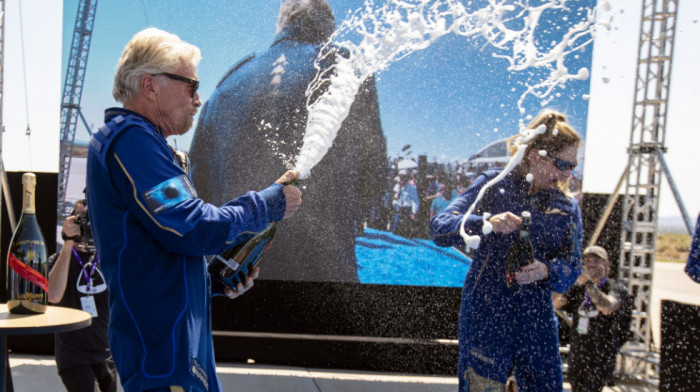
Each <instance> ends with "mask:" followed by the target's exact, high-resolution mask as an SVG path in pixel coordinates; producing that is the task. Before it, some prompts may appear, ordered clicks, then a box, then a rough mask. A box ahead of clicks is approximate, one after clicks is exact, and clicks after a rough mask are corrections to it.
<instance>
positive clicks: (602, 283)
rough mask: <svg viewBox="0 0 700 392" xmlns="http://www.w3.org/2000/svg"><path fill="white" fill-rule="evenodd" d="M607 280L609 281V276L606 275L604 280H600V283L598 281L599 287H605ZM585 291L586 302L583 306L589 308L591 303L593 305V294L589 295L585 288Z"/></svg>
mask: <svg viewBox="0 0 700 392" xmlns="http://www.w3.org/2000/svg"><path fill="white" fill-rule="evenodd" d="M607 281H608V277H607V276H606V277H605V278H603V280H601V281H600V283H598V289H600V288H601V287H603V285H604V284H605V282H607ZM584 292H585V293H586V302H585V303H584V304H583V306H584V307H585V309H586V310H588V309H590V308H591V305H593V300H591V296H590V295H588V290H584Z"/></svg>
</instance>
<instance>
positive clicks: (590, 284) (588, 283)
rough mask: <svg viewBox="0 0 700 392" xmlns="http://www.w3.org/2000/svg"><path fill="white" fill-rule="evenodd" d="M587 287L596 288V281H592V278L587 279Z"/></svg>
mask: <svg viewBox="0 0 700 392" xmlns="http://www.w3.org/2000/svg"><path fill="white" fill-rule="evenodd" d="M586 288H589V289H591V288H595V283H593V282H592V281H590V280H589V281H587V282H586Z"/></svg>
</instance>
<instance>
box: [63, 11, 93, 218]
mask: <svg viewBox="0 0 700 392" xmlns="http://www.w3.org/2000/svg"><path fill="white" fill-rule="evenodd" d="M96 12H97V0H80V3H79V4H78V13H77V16H76V18H75V28H74V29H73V41H72V43H71V49H70V57H69V58H68V66H67V68H66V80H65V84H64V86H63V99H62V101H61V140H60V149H61V151H60V156H59V167H58V207H57V210H58V211H57V216H58V217H59V218H65V217H67V216H68V215H69V214H70V211H71V210H72V209H73V204H72V203H70V202H66V191H67V188H68V177H69V175H70V167H71V161H72V159H73V144H74V142H75V130H76V128H77V125H78V118H80V120H81V121H82V122H83V125H84V126H85V128H86V129H87V131H88V133H90V134H91V133H92V131H91V130H90V127H89V126H88V124H87V121H86V120H85V117H84V116H83V113H82V111H81V110H80V100H81V98H82V95H83V84H84V82H85V70H86V69H87V62H88V57H89V54H90V41H91V39H92V29H93V26H94V24H95V13H96Z"/></svg>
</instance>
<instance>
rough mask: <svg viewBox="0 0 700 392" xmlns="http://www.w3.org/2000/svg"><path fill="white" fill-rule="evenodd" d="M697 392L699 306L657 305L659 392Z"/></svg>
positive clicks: (699, 377)
mask: <svg viewBox="0 0 700 392" xmlns="http://www.w3.org/2000/svg"><path fill="white" fill-rule="evenodd" d="M698 390H700V306H697V305H689V304H682V303H679V302H674V301H671V300H663V301H661V363H660V375H659V391H661V392H684V391H687V392H691V391H698Z"/></svg>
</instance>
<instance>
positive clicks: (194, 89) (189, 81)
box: [153, 72, 199, 98]
mask: <svg viewBox="0 0 700 392" xmlns="http://www.w3.org/2000/svg"><path fill="white" fill-rule="evenodd" d="M158 75H163V76H165V77H167V78H169V79H172V80H179V81H181V82H185V83H187V84H189V85H190V96H191V97H192V98H194V93H196V92H197V89H198V88H199V80H194V79H190V78H186V77H184V76H180V75H175V74H171V73H168V72H161V73H158V74H153V76H158Z"/></svg>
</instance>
